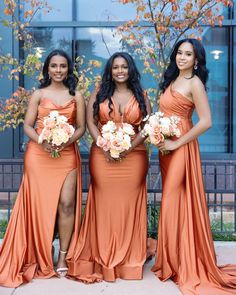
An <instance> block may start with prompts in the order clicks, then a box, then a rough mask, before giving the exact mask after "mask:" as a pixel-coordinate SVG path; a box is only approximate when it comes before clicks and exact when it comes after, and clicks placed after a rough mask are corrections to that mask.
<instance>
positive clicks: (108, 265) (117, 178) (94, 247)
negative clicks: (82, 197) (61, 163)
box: [68, 52, 150, 283]
mask: <svg viewBox="0 0 236 295" xmlns="http://www.w3.org/2000/svg"><path fill="white" fill-rule="evenodd" d="M147 113H150V103H149V100H148V98H147V97H146V96H145V95H144V92H143V90H142V88H141V86H140V74H139V73H138V70H137V68H136V65H135V63H134V61H133V59H132V57H131V56H130V55H129V54H127V53H124V52H120V53H115V54H113V55H112V56H111V57H110V59H109V60H108V62H107V64H106V67H105V71H104V74H103V78H102V83H101V86H100V88H99V90H98V91H95V92H94V93H93V94H92V96H91V98H90V100H89V103H88V106H87V123H88V128H89V131H90V133H91V135H92V137H93V140H94V143H93V144H92V147H91V152H90V174H91V184H90V188H89V193H88V200H87V205H86V209H85V215H84V219H83V223H82V227H81V231H80V235H79V240H78V244H77V248H76V251H75V252H74V254H73V256H72V257H71V259H70V260H69V272H68V275H69V277H70V278H73V279H77V280H81V281H83V282H87V283H92V282H96V281H101V280H105V281H109V282H113V281H115V280H116V278H121V279H135V280H139V279H142V270H143V264H144V262H145V259H146V239H147V217H146V216H147V215H146V206H147V191H146V175H147V171H148V155H147V150H146V147H145V145H144V143H143V141H144V139H143V138H142V136H141V134H140V131H139V130H140V127H141V126H142V120H143V118H144V117H145V116H146V115H147ZM109 120H113V121H114V122H115V123H117V124H120V123H122V122H126V123H129V124H132V126H133V127H134V130H135V133H136V135H135V136H134V138H133V140H132V146H131V148H130V149H129V150H128V151H127V152H124V153H123V154H122V155H121V158H120V160H121V161H116V160H114V159H113V158H112V157H111V156H110V155H109V152H104V151H103V150H102V149H101V148H100V147H98V146H96V144H95V142H96V140H97V137H98V136H99V135H100V130H101V128H102V126H103V125H104V124H106V123H107V122H108V121H109Z"/></svg>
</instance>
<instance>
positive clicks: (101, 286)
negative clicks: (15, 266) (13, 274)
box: [0, 242, 236, 295]
mask: <svg viewBox="0 0 236 295" xmlns="http://www.w3.org/2000/svg"><path fill="white" fill-rule="evenodd" d="M215 249H216V253H217V260H218V264H219V265H220V264H227V263H234V264H236V242H215ZM153 263H154V261H149V262H148V263H146V264H145V267H144V277H143V280H141V281H125V280H117V281H116V282H115V283H107V282H102V283H95V284H91V285H85V284H83V283H80V282H75V281H71V280H68V279H66V278H61V279H58V278H52V279H45V280H39V279H38V280H33V281H32V282H30V283H28V284H25V285H23V286H20V287H19V288H16V289H11V288H3V287H0V295H148V294H155V295H180V294H181V293H180V291H179V289H178V287H177V286H176V285H175V284H174V283H173V282H172V281H171V280H168V281H167V282H164V283H163V282H161V281H159V280H158V279H157V278H156V277H155V276H154V274H153V273H152V272H151V271H150V269H151V266H152V265H153Z"/></svg>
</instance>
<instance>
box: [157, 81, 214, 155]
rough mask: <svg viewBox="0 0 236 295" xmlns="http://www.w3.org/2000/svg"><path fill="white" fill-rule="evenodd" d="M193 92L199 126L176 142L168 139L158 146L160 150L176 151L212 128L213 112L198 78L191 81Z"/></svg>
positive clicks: (195, 126)
mask: <svg viewBox="0 0 236 295" xmlns="http://www.w3.org/2000/svg"><path fill="white" fill-rule="evenodd" d="M191 92H192V97H193V101H194V104H195V107H196V111H197V114H198V118H199V120H198V122H197V124H196V125H194V126H193V127H192V128H191V129H190V130H189V131H188V132H187V133H185V134H184V135H183V136H181V137H180V138H179V139H177V140H176V141H173V140H168V139H167V140H165V141H164V142H163V143H160V144H159V145H158V148H159V149H160V150H169V151H171V150H175V149H177V148H179V147H181V146H182V145H184V144H186V143H188V142H190V141H192V140H194V139H195V138H197V137H198V136H199V135H201V134H202V133H204V132H205V131H206V130H207V129H209V128H210V127H211V125H212V123H211V111H210V107H209V103H208V99H207V94H206V91H205V88H204V85H203V83H202V82H201V80H200V79H199V78H198V77H195V78H194V79H193V81H191Z"/></svg>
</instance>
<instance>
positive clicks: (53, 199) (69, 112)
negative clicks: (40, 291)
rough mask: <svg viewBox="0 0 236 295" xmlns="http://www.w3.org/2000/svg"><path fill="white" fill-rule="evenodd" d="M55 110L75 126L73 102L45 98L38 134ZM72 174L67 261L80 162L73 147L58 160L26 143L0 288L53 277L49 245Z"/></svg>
mask: <svg viewBox="0 0 236 295" xmlns="http://www.w3.org/2000/svg"><path fill="white" fill-rule="evenodd" d="M52 110H57V111H59V113H60V115H64V116H66V117H67V118H68V122H69V123H70V124H74V123H75V115H76V102H75V100H74V99H72V100H70V101H68V102H67V103H65V104H64V105H62V106H58V105H55V104H54V103H53V102H52V101H50V100H49V99H47V98H44V99H42V100H41V102H40V104H39V107H38V117H37V122H36V123H37V128H36V131H37V132H38V134H39V133H40V132H41V130H42V128H43V118H44V117H45V116H47V115H48V114H49V112H50V111H52ZM74 169H77V170H78V178H77V193H76V219H75V230H74V234H73V237H72V240H71V245H70V248H69V252H68V257H69V256H70V255H71V253H73V251H74V246H75V242H76V241H77V238H78V232H79V227H80V219H81V172H80V170H81V163H80V156H79V152H78V149H77V146H76V145H75V144H72V145H70V146H68V147H67V148H65V149H64V150H63V151H62V152H61V157H60V158H51V157H50V154H49V153H48V152H45V151H44V150H43V148H42V147H41V146H40V145H38V144H37V143H35V142H33V141H30V142H29V143H28V145H27V149H26V152H25V159H24V175H23V179H22V183H21V186H20V189H19V193H18V195H17V198H16V203H15V206H14V208H13V211H12V214H11V219H10V221H9V225H8V228H7V231H6V234H5V237H4V240H3V243H2V246H1V250H0V285H1V286H6V287H17V286H19V285H20V284H22V283H26V282H29V281H31V280H32V279H33V278H49V277H52V276H56V275H57V274H56V272H55V271H54V267H53V261H52V242H53V236H54V227H55V221H56V216H57V207H58V202H59V197H60V191H61V189H62V186H63V183H64V181H65V179H66V177H67V175H68V174H69V173H70V172H71V171H72V170H74Z"/></svg>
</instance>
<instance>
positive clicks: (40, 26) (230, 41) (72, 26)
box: [0, 0, 236, 160]
mask: <svg viewBox="0 0 236 295" xmlns="http://www.w3.org/2000/svg"><path fill="white" fill-rule="evenodd" d="M2 2H3V1H2ZM2 2H1V4H0V8H1V10H0V11H1V12H0V16H1V14H2V13H3V12H2V11H3V5H4V4H3V3H2ZM19 2H20V3H21V4H22V5H23V6H24V7H25V8H26V9H27V7H28V5H29V4H28V3H27V1H20V0H19ZM48 2H49V4H50V5H51V6H52V11H51V12H49V13H46V14H44V13H43V12H42V13H39V14H37V15H36V17H35V18H34V21H33V22H32V23H31V25H30V28H29V30H30V32H31V33H32V34H33V35H34V39H35V41H36V45H35V50H36V51H37V52H38V53H39V54H40V55H42V58H44V57H45V56H46V55H47V54H48V53H49V52H50V51H51V50H53V49H55V48H61V49H63V50H65V51H66V52H68V53H69V54H70V55H71V56H72V58H73V59H75V58H76V57H77V56H78V55H83V56H85V60H89V59H98V60H100V61H101V62H102V63H103V65H104V62H105V61H106V59H107V58H108V57H109V55H110V54H112V53H114V52H116V51H119V50H122V45H121V43H120V40H119V38H118V36H117V35H116V34H115V31H116V27H117V26H118V25H119V24H122V22H123V21H125V20H128V19H130V18H132V17H134V15H135V10H134V9H133V7H132V5H122V4H120V3H117V2H116V1H112V0H103V1H97V0H89V1H88V0H61V1H57V0H50V1H48ZM235 7H236V5H235V6H234V7H231V8H227V9H225V10H224V17H225V20H224V21H223V26H222V27H218V26H216V27H214V28H212V27H210V26H209V27H208V26H204V28H203V33H202V40H203V44H204V46H205V49H206V52H207V67H208V69H209V71H210V75H209V82H208V89H209V90H208V97H209V101H210V106H211V110H212V118H213V127H212V128H211V129H210V130H209V131H207V132H206V133H205V134H204V135H202V136H201V137H200V138H199V141H200V149H201V153H202V157H203V159H221V160H222V159H225V160H230V159H236V115H235V114H236V87H235V83H234V82H235V74H234V73H235V70H236V50H235V44H236V43H235V42H236V41H235V40H236V27H235V25H236V8H235ZM19 17H22V16H21V14H20V12H19ZM1 36H2V40H1V41H0V44H1V46H0V48H1V50H2V52H3V53H7V52H9V53H11V54H13V55H14V56H15V57H17V58H19V59H24V52H23V50H22V44H20V43H19V42H17V41H16V40H15V38H14V36H13V35H12V31H11V29H9V28H7V27H3V26H2V25H1ZM140 71H142V69H140ZM148 81H149V79H148V78H144V81H143V85H144V88H145V87H146V86H150V85H147V84H148V83H150V82H148ZM151 81H152V82H151V83H153V85H151V86H152V87H155V81H153V79H151ZM19 85H20V86H24V87H25V88H26V89H30V88H31V87H32V86H37V85H35V83H34V82H33V80H31V79H30V78H28V77H21V79H20V81H19V82H18V81H14V80H9V79H7V77H4V76H3V78H1V79H0V89H1V90H0V96H1V97H6V98H7V97H10V96H11V94H12V93H13V92H14V91H15V90H16V89H17V87H18V86H19ZM195 118H196V116H195ZM24 142H25V138H24V135H23V132H22V128H18V129H16V130H6V131H5V132H2V133H0V145H1V148H0V159H12V158H14V159H16V158H22V157H23V154H24V148H23V147H24ZM82 152H84V153H86V152H88V151H86V150H85V149H84V150H83V148H82ZM155 153H156V151H155V150H154V154H155Z"/></svg>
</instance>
